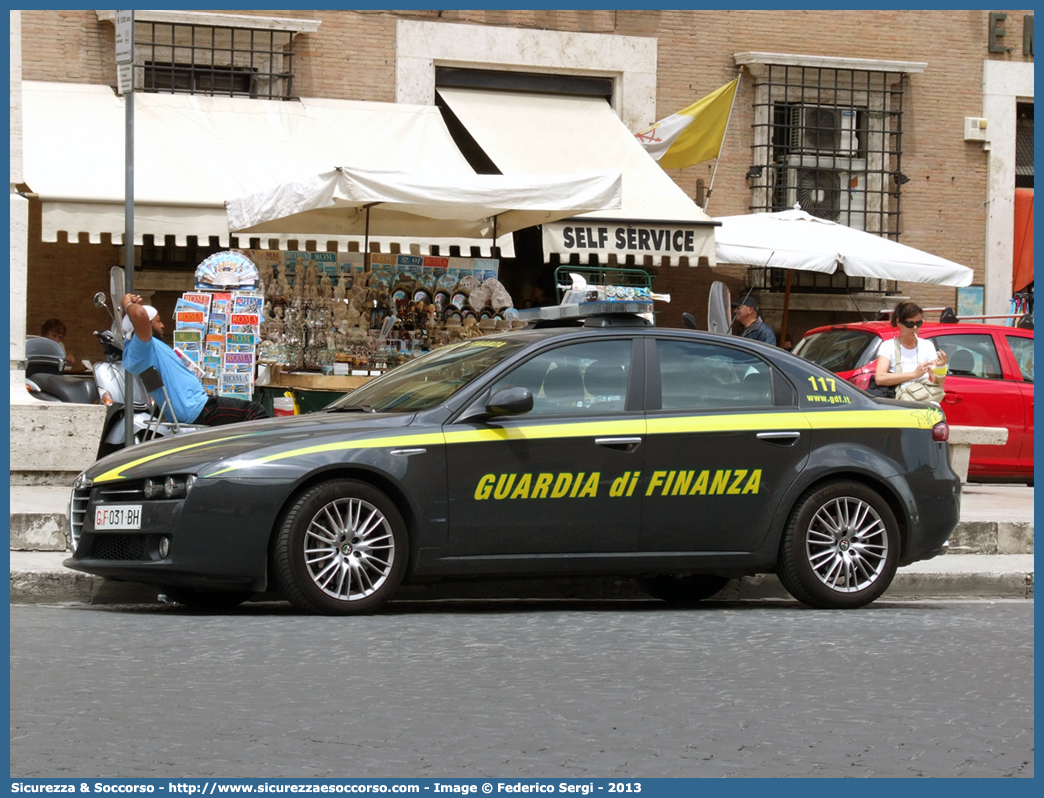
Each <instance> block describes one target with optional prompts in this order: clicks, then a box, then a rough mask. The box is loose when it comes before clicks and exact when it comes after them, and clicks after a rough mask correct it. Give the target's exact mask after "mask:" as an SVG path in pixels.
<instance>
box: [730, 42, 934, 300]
mask: <svg viewBox="0 0 1044 798" xmlns="http://www.w3.org/2000/svg"><path fill="white" fill-rule="evenodd" d="M736 60H737V63H742V64H745V65H746V66H747V67H748V69H749V70H750V72H751V73H752V75H753V76H754V125H753V147H752V162H751V168H750V171H749V172H748V176H749V177H750V178H751V179H750V183H749V184H750V186H751V204H750V209H751V211H753V212H755V213H757V212H770V211H781V210H788V209H791V208H793V207H794V206H795V205H799V206H800V207H801V209H802V210H804V211H806V212H807V213H809V214H811V215H813V216H818V217H820V218H823V219H829V220H831V221H834V222H837V223H838V224H844V225H847V226H849V227H854V228H856V229H858V230H864V231H866V232H868V233H873V234H875V235H880V236H883V237H886V238H890V239H893V240H898V238H899V234H900V231H901V225H900V217H901V210H902V208H901V199H902V186H903V184H904V183H906V182H908V178H907V177H906V176H905V175H904V174H903V172H902V145H903V110H904V109H903V100H904V89H905V84H906V81H907V78H906V75H907V73H909V72H918V71H922V70H923V69H924V66H925V65H924V64H912V63H905V62H878V61H872V60H868V59H840V58H824V57H814V56H787V55H778V54H771V53H742V54H737V56H736ZM774 271H777V270H769V272H770V273H769V274H763V275H760V276H759V277H758V279H757V280H756V281H755V282H756V284H758V285H761V286H762V287H765V288H769V287H777V283H780V282H781V280H782V275H777V274H772V273H771V272H774ZM753 277H754V275H752V278H753ZM791 277H792V280H793V281H794V283H795V285H794V287H795V288H798V289H799V290H806V291H808V290H811V291H815V290H827V291H836V290H859V291H888V290H892V288H894V284H892V283H890V282H889V281H883V280H872V279H864V278H858V277H848V276H847V275H845V274H843V273H842V272H840V271H839V272H837V273H835V274H833V275H818V274H812V273H804V272H798V273H795V274H793V275H791Z"/></svg>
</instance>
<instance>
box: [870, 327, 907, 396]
mask: <svg viewBox="0 0 1044 798" xmlns="http://www.w3.org/2000/svg"><path fill="white" fill-rule="evenodd" d="M900 357H901V353H900V351H899V339H898V338H896V339H895V359H894V360H893V361H892V362H893V363H898V362H899V358H900ZM866 392H867V393H868V394H870V395H871V396H879V397H880V398H882V399H895V386H894V385H878V384H877V377H875V376H871V377H870V382H868V383H867V385H866Z"/></svg>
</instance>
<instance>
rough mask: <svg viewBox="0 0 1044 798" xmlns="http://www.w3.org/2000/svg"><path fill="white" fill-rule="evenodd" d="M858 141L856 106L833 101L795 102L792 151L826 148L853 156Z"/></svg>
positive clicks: (792, 113)
mask: <svg viewBox="0 0 1044 798" xmlns="http://www.w3.org/2000/svg"><path fill="white" fill-rule="evenodd" d="M857 146H858V143H857V141H856V110H855V109H854V108H840V107H838V106H833V105H795V106H793V107H791V109H790V149H791V151H792V152H822V153H831V154H834V155H840V156H846V157H851V156H852V155H854V154H855V153H854V150H855V149H856V147H857Z"/></svg>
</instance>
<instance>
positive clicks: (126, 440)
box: [115, 11, 144, 449]
mask: <svg viewBox="0 0 1044 798" xmlns="http://www.w3.org/2000/svg"><path fill="white" fill-rule="evenodd" d="M130 30H131V36H130V42H129V44H130V63H131V83H130V86H128V87H127V92H126V94H125V95H124V102H125V105H124V109H125V116H126V120H125V125H124V131H125V132H124V137H125V141H124V146H125V153H126V155H125V164H124V170H125V174H124V181H125V183H124V185H125V188H124V208H123V214H124V215H123V251H124V255H123V282H124V289H123V290H124V293H127V294H133V293H134V66H133V64H134V12H133V11H131V12H130ZM122 299H123V297H116V299H115V301H116V302H117V303H119V302H121V301H122ZM123 376H124V380H125V381H124V385H123V448H125V449H129V448H130V447H131V446H133V445H134V375H133V374H131V370H130V369H124V373H123ZM143 398H144V397H143Z"/></svg>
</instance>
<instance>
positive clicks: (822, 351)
mask: <svg viewBox="0 0 1044 798" xmlns="http://www.w3.org/2000/svg"><path fill="white" fill-rule="evenodd" d="M879 340H880V339H879V338H878V337H877V336H876V335H874V334H873V333H870V332H866V331H865V330H829V331H828V332H821V333H815V334H814V335H809V336H808V337H806V338H802V339H801V341H800V342H799V343H798V345H797V348H796V349H795V350H794V354H795V355H800V356H801V357H803V358H805V360H811V361H812V362H813V363H815V364H816V365H819V366H822V367H823V368H825V369H829V370H830V371H832V372H834V373H835V374H837V373H839V372H842V371H853V370H855V369H857V368H859V367H860V366H865V365H866V364H867V363H869V362H870V361H869V359H868V358H867V357H866V355H867V354H868V349H870V348H871V347H873V348H874V349H876V344H877V343H878V341H879Z"/></svg>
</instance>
